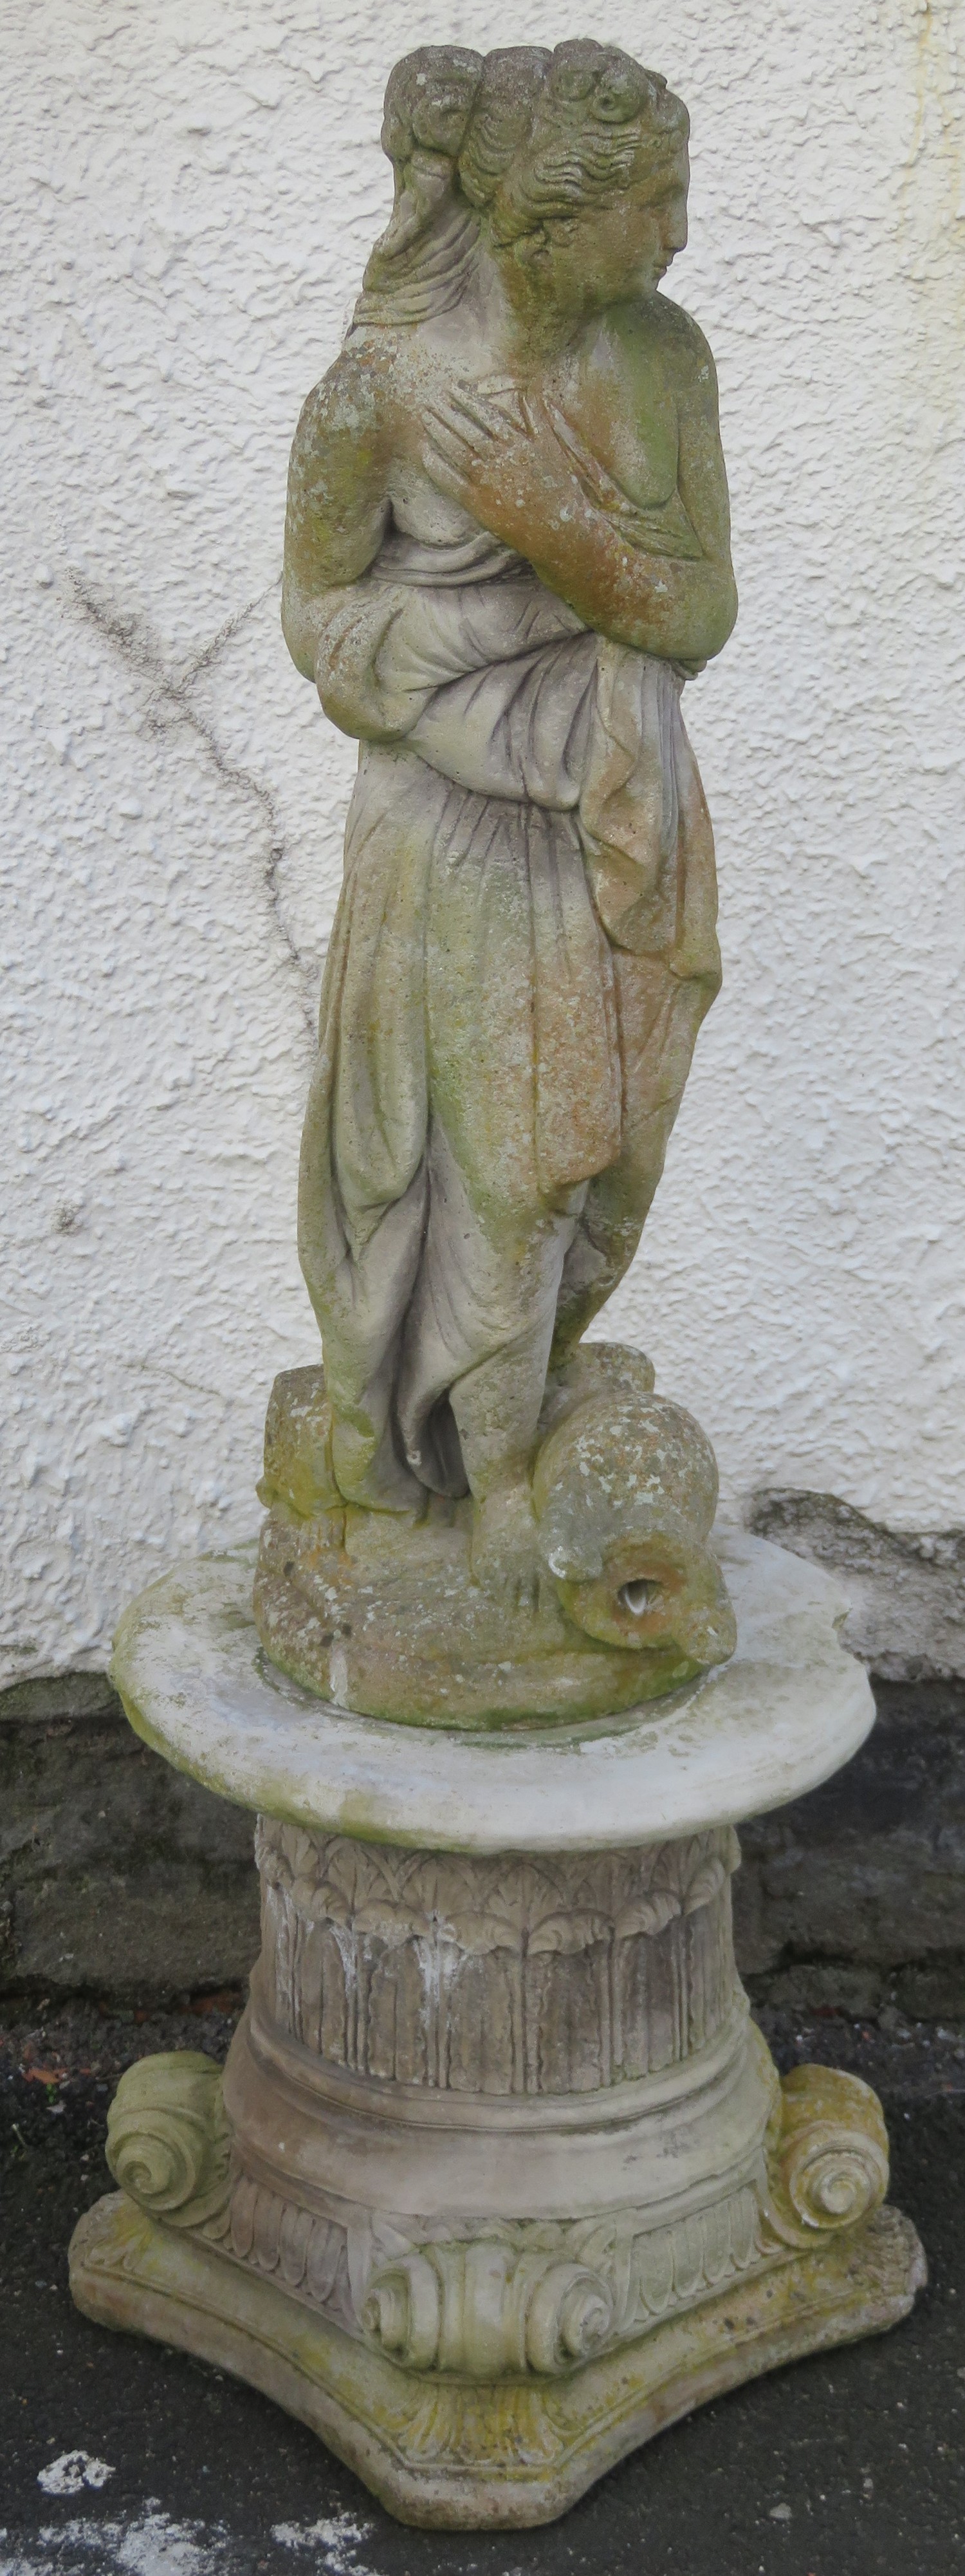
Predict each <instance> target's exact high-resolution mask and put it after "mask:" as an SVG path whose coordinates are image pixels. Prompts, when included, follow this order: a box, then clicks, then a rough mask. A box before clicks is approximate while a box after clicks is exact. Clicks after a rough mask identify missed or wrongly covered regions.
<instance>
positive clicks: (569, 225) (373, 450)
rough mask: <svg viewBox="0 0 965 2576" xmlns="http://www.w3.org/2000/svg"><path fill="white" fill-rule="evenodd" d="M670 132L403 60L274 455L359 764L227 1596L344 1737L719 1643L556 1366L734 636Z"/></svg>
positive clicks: (658, 1439)
mask: <svg viewBox="0 0 965 2576" xmlns="http://www.w3.org/2000/svg"><path fill="white" fill-rule="evenodd" d="M687 135H688V119H687V113H686V110H685V108H684V107H683V106H682V104H681V102H680V100H679V99H676V98H675V97H674V96H673V94H672V93H671V92H670V91H669V90H668V88H667V86H666V83H665V81H663V80H662V79H660V78H659V77H658V76H657V75H655V74H653V73H650V72H647V71H644V70H642V69H641V68H640V67H639V65H638V64H636V63H635V62H632V61H631V60H630V59H629V58H628V57H627V56H626V55H625V54H622V53H620V52H618V51H617V50H616V49H615V48H614V47H612V46H602V45H598V44H595V43H591V42H585V43H574V44H564V45H560V46H558V47H557V48H556V51H555V52H553V53H549V52H547V51H545V50H544V49H543V48H541V47H536V46H518V47H511V48H509V49H507V50H505V51H501V52H497V53H492V54H490V55H488V56H487V57H486V58H485V59H483V58H482V57H481V56H479V55H478V54H475V53H472V52H469V51H467V50H464V49H463V48H461V47H458V46H437V47H424V48H422V49H421V50H420V51H419V52H417V53H414V54H412V55H410V56H408V57H407V59H406V60H405V61H404V62H402V63H400V64H399V65H398V66H397V68H396V70H395V71H394V72H393V74H392V77H391V79H390V82H389V86H388V91H387V95H386V111H385V123H384V126H383V130H382V140H383V145H384V148H385V150H386V152H387V154H388V155H389V157H390V159H391V161H392V163H393V166H394V170H395V183H396V196H395V208H394V212H393V215H392V219H391V222H390V224H389V227H388V230H387V232H386V233H385V234H384V236H383V238H382V240H381V241H380V242H379V243H378V244H377V245H376V248H375V250H374V251H373V253H372V257H371V259H370V261H369V264H368V268H367V270H366V274H365V283H364V288H363V292H362V295H361V297H360V299H359V302H358V304H357V306H356V310H355V315H354V319H353V323H352V327H351V330H350V331H349V334H348V337H347V340H346V342H345V346H344V348H343V350H342V352H341V354H340V356H339V357H338V359H337V360H336V363H335V365H334V367H333V368H332V369H331V370H330V372H329V374H328V375H327V376H326V377H325V378H324V380H323V382H322V383H321V384H320V385H319V386H317V387H316V389H315V391H314V393H312V394H311V395H310V396H309V399H308V401H307V403H306V405H305V408H304V411H303V413H302V417H301V420H300V422H299V426H298V431H297V435H296V439H295V444H294V449H293V454H292V463H291V475H290V487H289V507H288V526H287V535H286V550H285V588H284V607H283V622H284V629H285V635H286V638H287V641H288V644H289V648H290V651H291V653H292V656H293V658H294V660H295V662H296V664H297V666H298V668H299V670H300V671H302V672H303V673H304V674H305V676H306V677H307V678H310V679H312V680H314V681H315V683H316V685H317V687H318V691H319V695H320V698H321V701H322V705H323V707H324V709H325V711H326V713H327V714H328V715H329V716H330V717H331V719H332V720H333V721H334V722H335V723H336V724H338V725H339V726H341V728H342V729H343V730H344V731H345V732H347V733H349V734H352V735H354V736H357V737H358V739H359V742H360V745H361V750H360V762H359V776H358V783H357V785H356V788H355V792H354V795H353V798H352V804H351V809H350V813H349V819H348V829H347V835H346V853H345V884H344V889H343V893H342V898H341V903H340V906H339V912H338V918H337V921H336V925H335V929H334V934H333V938H332V944H331V949H330V954H329V960H328V967H327V972H326V977H325V985H324V991H323V998H322V1010H321V1036H320V1047H319V1055H318V1062H317V1066H316V1070H315V1075H314V1079H313V1082H312V1087H311V1094H310V1099H309V1105H308V1113H307V1117H306V1121H305V1132H304V1143H303V1153H302V1178H301V1199H300V1251H301V1259H302V1265H303V1269H304V1272H305V1277H306V1280H307V1283H308V1287H309V1291H310V1294H311V1298H312V1302H313V1305H314V1308H315V1312H316V1314H317V1316H318V1320H319V1323H320V1326H321V1330H322V1337H323V1349H324V1380H323V1378H322V1375H321V1372H320V1371H314V1372H304V1371H302V1372H298V1373H297V1375H292V1376H291V1377H287V1378H285V1379H282V1380H279V1381H278V1384H277V1385H276V1389H275V1396H274V1399H273V1406H272V1413H271V1417H270V1421H269V1436H268V1445H267V1449H266V1482H265V1486H264V1488H263V1492H264V1498H265V1500H266V1501H267V1502H268V1503H269V1506H270V1508H271V1519H270V1521H269V1523H268V1525H267V1529H266V1534H265V1543H264V1546H263V1550H262V1562H261V1570H260V1576H259V1583H258V1588H257V1592H256V1612H257V1615H258V1618H259V1624H260V1625H261V1629H262V1635H263V1638H264V1641H265V1644H266V1646H267V1647H268V1650H269V1652H270V1653H271V1654H272V1655H273V1656H275V1657H276V1659H277V1660H278V1661H280V1662H281V1663H282V1664H284V1665H285V1666H286V1667H287V1669H288V1670H289V1671H291V1672H293V1673H295V1674H297V1675H298V1676H299V1677H300V1678H302V1679H303V1680H306V1681H308V1682H309V1683H310V1684H311V1685H312V1686H313V1687H315V1688H318V1689H321V1690H323V1691H325V1692H326V1693H327V1694H329V1695H332V1696H337V1695H338V1684H339V1679H341V1687H342V1691H343V1694H344V1692H345V1690H346V1688H347V1689H348V1693H349V1699H350V1705H352V1706H354V1707H358V1708H361V1709H368V1710H371V1711H374V1712H375V1713H384V1714H392V1715H397V1716H398V1715H410V1716H421V1717H423V1718H426V1717H429V1718H431V1717H432V1716H433V1715H438V1714H440V1713H442V1714H444V1715H445V1716H446V1719H447V1722H450V1723H451V1722H452V1720H453V1717H454V1716H457V1715H459V1714H461V1715H462V1716H463V1717H464V1718H465V1719H466V1720H467V1721H469V1722H472V1721H474V1720H478V1719H486V1718H489V1717H491V1716H493V1715H498V1714H503V1715H516V1714H520V1713H529V1714H546V1715H552V1714H556V1713H560V1712H561V1711H563V1710H566V1711H573V1710H578V1711H582V1712H583V1713H592V1712H594V1711H596V1710H598V1709H601V1710H602V1709H612V1708H614V1707H616V1706H620V1705H627V1704H629V1703H630V1702H632V1701H634V1700H636V1699H639V1698H640V1697H641V1696H646V1695H648V1694H649V1693H651V1692H653V1691H658V1690H666V1689H667V1688H669V1687H671V1686H673V1685H675V1684H676V1683H678V1682H680V1681H683V1680H686V1679H687V1678H688V1677H689V1676H692V1675H693V1674H694V1673H695V1672H696V1671H698V1670H699V1669H701V1668H702V1667H703V1666H706V1665H709V1664H712V1663H713V1662H715V1661H717V1660H719V1659H720V1658H721V1657H722V1656H723V1657H726V1656H727V1655H728V1654H729V1653H730V1652H731V1651H732V1648H733V1643H734V1631H733V1620H732V1616H731V1613H730V1608H729V1604H728V1602H727V1598H726V1593H725V1591H724V1588H723V1584H722V1580H721V1578H720V1575H719V1570H718V1569H717V1567H716V1564H715V1561H714V1559H713V1557H712V1556H711V1555H710V1553H709V1551H708V1549H707V1547H706V1544H705V1542H706V1537H707V1532H708V1529H709V1527H710V1523H711V1521H712V1518H713V1512H714V1507H715V1502H716V1471H715V1468H714V1462H713V1457H712V1453H711V1452H710V1450H709V1447H708V1444H707V1442H706V1441H705V1440H704V1439H703V1436H702V1434H700V1432H699V1431H698V1429H697V1426H696V1425H695V1424H693V1423H692V1422H691V1420H690V1417H689V1416H687V1415H685V1414H683V1413H682V1412H681V1411H680V1409H679V1408H678V1407H676V1406H671V1405H667V1404H665V1403H664V1402H663V1401H662V1400H661V1399H660V1398H657V1397H654V1396H653V1394H652V1387H653V1375H652V1371H649V1369H648V1366H647V1364H646V1363H645V1362H643V1361H641V1360H640V1358H639V1357H638V1356H637V1355H634V1354H631V1353H623V1352H614V1351H612V1350H611V1351H608V1350H607V1346H606V1345H599V1344H592V1343H591V1344H587V1345H584V1346H582V1348H581V1347H580V1344H581V1336H582V1335H583V1333H584V1332H585V1329H586V1327H587V1325H588V1324H589V1323H590V1322H591V1320H592V1318H593V1317H594V1315H595V1314H596V1313H597V1311H598V1309H599V1308H600V1307H601V1306H602V1304H603V1303H604V1301H605V1299H606V1298H607V1297H608V1296H609V1295H610V1293H611V1290H612V1289H613V1288H614V1287H615V1286H616V1284H617V1282H618V1281H619V1280H620V1279H621V1278H622V1277H623V1274H624V1272H625V1270H626V1269H627V1266H628V1264H629V1262H630V1261H631V1260H632V1258H633V1255H634V1252H635V1251H636V1248H637V1244H638V1242H639V1239H640V1234H641V1229H642V1227H643V1224H644V1220H645V1218H646V1215H647V1211H648V1208H649V1206H650V1203H651V1200H652V1198H653V1194H654V1191H655V1189H656V1186H657V1183H658V1181H659V1178H660V1174H661V1171H662V1168H663V1159H664V1154H665V1150H666V1144H667V1138H668V1135H669V1132H670V1129H671V1127H672V1125H673V1121H674V1117H675V1115H676V1111H677V1108H678V1105H679V1102H680V1098H681V1094H682V1091H683V1086H684V1082H685V1080H686V1076H687V1072H688V1069H689V1065H690V1060H691V1055H692V1051H693V1046H694V1041H695V1038H696V1035H697V1031H698V1029H699V1027H700V1023H701V1020H702V1019H703V1017H704V1013H705V1012H706V1010H707V1009H708V1007H709V1004H710V1002H711V1001H712V1000H713V997H714V994H715V992H716V990H717V987H718V983H719V979H720V962H719V955H718V949H717V942H716V936H715V928H714V923H715V911H716V897H715V878H714V855H713V840H712V835H711V829H710V822H709V818H708V814H707V808H706V804H705V801H704V796H703V792H702V789H701V785H700V780H699V777H698V774H697V769H696V766H695V762H694V758H693V754H692V752H691V749H690V745H689V743H688V740H687V736H686V733H685V731H684V726H683V722H682V718H681V711H680V698H681V690H682V686H683V683H684V680H685V679H686V677H688V676H689V675H690V674H692V673H694V672H695V671H698V670H699V669H700V668H701V667H702V665H703V664H704V663H705V662H706V660H707V659H708V657H709V656H710V655H712V654H714V653H717V652H719V651H720V649H721V647H722V645H723V644H725V643H726V641H727V637H728V635H729V633H730V631H731V627H732V625H733V622H734V617H735V613H736V594H735V589H734V581H733V575H732V571H731V564H730V553H729V543H728V507H727V486H726V479H725V473H724V464H723V458H722V455H721V449H720V439H719V434H718V423H717V402H716V389H715V379H714V368H713V362H712V359H711V356H710V351H709V349H708V347H707V344H706V341H705V340H704V338H703V335H702V333H701V332H700V331H699V330H698V328H697V326H696V324H695V323H693V322H692V321H691V320H690V318H689V316H688V315H687V314H686V313H684V312H683V311H682V310H681V309H680V307H679V306H677V305H675V304H672V303H671V302H670V301H669V299H668V298H667V297H666V296H665V295H663V294H662V293H661V292H660V281H661V279H662V278H663V276H664V275H665V273H666V270H667V269H668V267H669V265H670V262H671V260H672V259H673V257H674V255H675V253H676V252H677V251H678V250H679V249H680V248H681V247H682V246H683V243H684V242H685V240H686V235H687V186H688V175H689V174H688V160H687ZM587 1405H590V1406H591V1409H592V1442H593V1446H594V1452H595V1456H596V1459H597V1468H596V1470H594V1473H598V1476H599V1475H602V1478H603V1481H604V1484H607V1485H608V1491H609V1498H610V1499H609V1520H610V1522H611V1523H612V1524H613V1527H612V1529H607V1530H604V1529H603V1527H602V1522H601V1508H600V1504H601V1498H600V1495H599V1493H597V1495H596V1504H595V1506H591V1508H590V1510H589V1518H588V1519H587V1520H585V1525H583V1524H580V1517H579V1514H578V1513H575V1512H574V1510H573V1509H572V1508H571V1509H570V1510H569V1512H568V1513H567V1512H566V1511H565V1510H564V1512H563V1518H564V1519H568V1522H569V1541H570V1544H569V1549H568V1552H567V1550H566V1549H565V1548H564V1549H563V1550H562V1553H561V1542H560V1541H559V1538H558V1536H557V1544H556V1546H555V1549H554V1547H553V1546H552V1545H551V1544H550V1541H549V1538H548V1535H547V1532H546V1531H545V1530H544V1529H543V1528H542V1527H541V1524H540V1517H539V1500H540V1495H541V1493H542V1494H544V1495H545V1494H546V1491H547V1483H548V1473H549V1471H548V1470H545V1469H541V1468H540V1465H539V1462H540V1460H541V1459H542V1458H543V1455H544V1444H545V1441H546V1438H547V1436H550V1435H552V1437H553V1438H554V1439H555V1441H556V1450H557V1453H558V1452H559V1438H558V1426H559V1424H560V1422H561V1419H562V1416H563V1415H564V1414H565V1413H567V1412H569V1413H570V1414H572V1413H573V1412H574V1410H578V1411H579V1413H580V1416H581V1419H582V1418H583V1416H584V1414H585V1410H586V1407H587ZM577 1445H578V1444H577ZM570 1446H571V1447H572V1441H571V1443H570ZM309 1453H311V1455H312V1456H314V1458H315V1461H316V1467H315V1471H314V1474H312V1473H309V1481H308V1487H307V1489H306V1485H305V1471H306V1460H307V1458H308V1455H309ZM608 1453H609V1454H608ZM279 1459H281V1466H280V1469H279ZM293 1464H294V1471H295V1475H296V1482H299V1483H300V1491H299V1492H297V1493H296V1491H295V1488H294V1487H293V1484H292V1480H291V1477H292V1468H293ZM617 1470H619V1476H620V1491H619V1495H618V1496H617V1497H616V1500H614V1490H613V1476H614V1472H616V1471H617ZM574 1472H575V1473H576V1474H577V1479H578V1486H579V1476H580V1462H579V1460H578V1461H577V1462H576V1466H575V1468H574ZM584 1482H585V1478H584ZM644 1486H646V1494H647V1500H646V1504H645V1505H644V1504H643V1502H642V1495H643V1487H644ZM554 1491H555V1487H554ZM556 1499H557V1504H559V1499H560V1498H559V1495H558V1494H557V1496H556ZM571 1500H572V1497H571ZM635 1511H636V1523H637V1525H636V1526H635V1525H634V1512H635ZM551 1517H555V1521H556V1522H558V1521H559V1519H560V1511H559V1509H557V1510H556V1513H555V1516H553V1515H551ZM606 1518H607V1512H606V1507H605V1506H604V1507H603V1520H606ZM296 1542H297V1543H296ZM443 1577H444V1578H445V1582H444V1589H445V1592H446V1603H445V1617H444V1621H443V1625H442V1628H441V1629H440V1627H439V1620H440V1608H441V1604H440V1597H439V1583H440V1580H442V1578H443ZM373 1582H374V1583H375V1585H376V1587H377V1590H378V1604H377V1611H376V1615H375V1619H374V1622H373V1621H370V1622H369V1632H370V1633H369V1645H368V1649H367V1651H363V1650H362V1649H361V1648H360V1647H359V1645H358V1643H356V1645H355V1646H354V1648H352V1649H351V1650H350V1651H348V1653H346V1650H345V1648H344V1646H340V1645H339V1642H338V1638H339V1632H340V1631H345V1630H346V1627H347V1629H348V1632H349V1634H350V1635H351V1636H353V1637H355V1638H356V1639H357V1628H358V1623H357V1619H356V1618H354V1617H352V1616H351V1615H350V1616H349V1618H348V1621H347V1622H346V1619H345V1617H344V1613H345V1611H346V1608H347V1607H349V1609H350V1610H351V1605H352V1604H353V1603H354V1604H355V1605H356V1607H357V1596H358V1591H359V1586H360V1585H361V1586H363V1587H364V1588H365V1589H366V1595H367V1598H368V1599H369V1601H370V1602H371V1597H372V1585H373ZM601 1582H602V1586H603V1589H602V1592H601ZM590 1596H592V1598H590ZM587 1609H588V1611H589V1615H585V1614H586V1612H587ZM594 1613H595V1616H594ZM319 1614H321V1624H320V1621H319ZM413 1619H414V1620H415V1621H416V1624H417V1626H418V1629H419V1638H420V1644H419V1649H418V1652H416V1650H415V1648H414V1647H413V1648H412V1652H411V1654H410V1656H409V1657H408V1659H405V1658H404V1659H403V1660H404V1661H405V1662H406V1669H405V1670H404V1671H403V1670H402V1669H401V1667H400V1654H399V1628H400V1623H401V1627H402V1629H404V1630H405V1632H406V1634H407V1636H408V1637H409V1640H410V1645H411V1641H412V1622H413ZM601 1622H602V1624H601ZM376 1632H377V1635H376ZM320 1639H323V1640H325V1642H324V1643H319V1640H320ZM333 1641H334V1656H335V1663H334V1671H333V1670H332V1668H331V1656H332V1652H333ZM507 1657H508V1658H509V1665H508V1666H507ZM454 1659H455V1661H456V1662H458V1664H459V1665H460V1670H461V1674H462V1679H461V1681H460V1684H459V1687H458V1690H456V1692H455V1699H456V1700H457V1701H458V1703H459V1705H458V1707H456V1706H454V1688H453V1683H452V1678H451V1673H450V1672H449V1669H448V1668H449V1667H450V1666H451V1665H452V1663H453V1660H454ZM497 1664H499V1665H501V1666H502V1667H503V1672H502V1680H501V1682H500V1683H499V1684H498V1685H497V1684H496V1682H495V1681H494V1678H493V1672H494V1666H495V1665H497ZM510 1667H511V1669H510ZM440 1691H441V1693H442V1706H441V1710H440V1707H439V1705H438V1702H439V1693H440Z"/></svg>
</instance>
